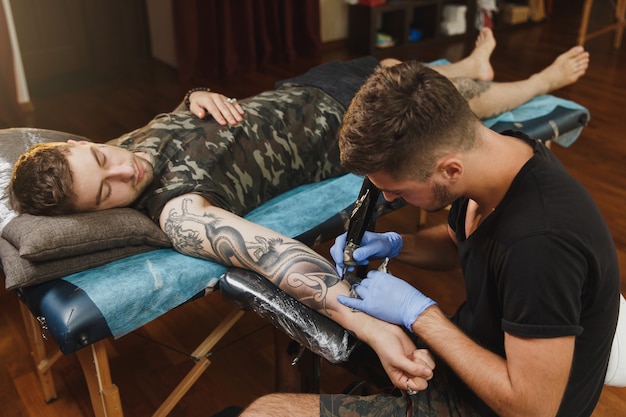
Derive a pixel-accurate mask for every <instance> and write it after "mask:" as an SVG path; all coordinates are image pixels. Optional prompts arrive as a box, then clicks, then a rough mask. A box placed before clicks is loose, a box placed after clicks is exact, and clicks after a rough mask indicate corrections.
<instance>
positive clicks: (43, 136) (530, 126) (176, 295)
mask: <svg viewBox="0 0 626 417" xmlns="http://www.w3.org/2000/svg"><path fill="white" fill-rule="evenodd" d="M588 120H589V112H588V111H587V109H585V108H584V107H582V106H580V105H578V104H576V103H573V102H571V101H568V100H563V99H559V98H557V97H554V96H551V95H546V96H541V97H537V98H536V99H534V100H532V101H531V102H529V103H527V104H525V105H523V106H520V107H519V108H517V109H515V110H513V111H511V112H508V113H505V114H503V115H501V116H499V117H497V118H494V119H490V120H486V121H484V123H485V124H486V125H487V126H488V127H490V128H492V129H494V130H496V131H499V132H502V131H505V130H508V129H514V130H521V131H524V132H525V133H527V134H528V135H529V136H532V137H535V138H537V139H541V140H544V141H546V142H554V143H557V144H559V145H561V146H564V147H568V146H570V145H571V144H572V143H574V142H575V141H576V139H577V138H578V137H579V135H580V133H581V131H582V129H583V128H584V126H585V125H586V124H587V122H588ZM58 134H59V133H58V132H50V131H44V130H40V129H5V130H3V131H0V159H1V157H2V154H3V153H5V152H4V151H3V149H2V146H4V143H5V141H6V139H7V138H9V137H12V138H14V139H15V137H16V136H19V137H20V139H23V142H24V147H25V149H26V148H28V147H29V146H30V145H32V144H33V143H34V142H39V141H45V140H54V136H55V135H58ZM62 135H65V134H62ZM63 137H65V138H66V139H67V135H65V136H63ZM0 163H2V161H1V160H0ZM3 163H4V165H5V166H4V169H5V171H6V169H7V166H6V165H9V166H8V168H9V171H10V167H11V166H12V164H13V163H14V160H13V161H4V162H3ZM2 167H3V166H2V165H0V188H1V187H2V186H3V184H4V186H5V187H6V183H3V181H2V175H1V174H2ZM362 182H363V179H362V178H360V177H358V176H356V175H353V174H346V175H344V176H341V177H338V178H333V179H328V180H325V181H322V182H319V183H314V184H307V185H303V186H301V187H298V188H296V189H294V190H291V191H289V192H287V193H285V194H283V195H280V196H278V197H277V198H275V199H273V200H271V201H269V202H267V203H265V204H263V205H262V206H260V207H258V208H257V209H255V210H253V211H252V212H250V213H249V214H248V215H246V216H245V217H246V218H247V219H248V220H250V221H252V222H256V223H259V224H262V225H264V226H266V227H269V228H271V229H274V230H277V231H279V232H281V233H283V234H285V235H287V236H290V237H294V238H296V239H298V240H300V241H302V242H303V243H305V244H307V245H309V246H311V247H314V246H316V245H317V244H320V243H323V242H326V241H328V240H330V239H332V238H334V237H335V236H336V235H338V234H340V233H342V232H343V231H344V230H345V228H346V222H347V220H348V218H349V216H350V212H351V209H352V207H353V205H354V202H355V200H356V197H357V195H358V193H359V190H360V188H361V184H362ZM0 191H1V190H0ZM400 205H401V204H397V203H395V204H389V203H386V202H384V201H381V202H380V204H379V207H378V209H377V211H376V216H380V215H383V214H384V213H386V212H389V211H391V210H395V209H397V208H398V207H399V206H400ZM16 219H17V218H15V217H12V218H11V216H10V215H8V214H7V213H6V212H2V211H0V224H2V226H3V227H4V228H5V230H6V228H7V226H6V225H7V224H10V222H12V221H16ZM3 236H4V232H3ZM14 250H15V248H14V247H12V245H11V244H8V243H7V241H6V240H5V239H4V238H2V239H0V259H2V262H3V270H4V273H5V275H6V280H7V282H9V281H10V280H9V279H8V278H9V276H10V275H11V274H15V273H19V271H16V270H15V269H14V270H11V268H9V267H8V264H9V262H5V260H6V259H4V258H5V257H7V253H9V252H10V251H14ZM7 251H9V252H7ZM13 255H14V254H12V256H13ZM5 263H6V265H5ZM13 268H14V267H13ZM12 289H13V290H14V291H15V292H16V294H17V296H18V297H19V298H20V300H21V301H22V303H20V306H21V309H22V313H23V317H24V319H25V323H26V327H27V333H28V337H29V340H30V342H31V349H32V353H33V358H34V361H35V366H36V367H37V371H38V374H39V378H40V381H41V385H42V389H43V392H44V397H45V399H46V401H51V400H53V399H55V398H56V391H55V387H54V382H53V379H52V374H51V367H52V365H53V364H54V362H55V361H56V360H57V359H58V358H59V357H61V356H62V355H63V354H65V355H69V354H77V355H78V358H79V361H80V363H81V366H82V368H83V372H84V374H85V378H86V381H87V385H88V389H89V393H90V396H91V400H92V405H93V408H94V413H95V415H96V416H97V417H100V416H122V415H123V411H122V406H121V401H120V393H119V391H118V389H117V386H116V385H115V384H114V382H113V378H112V375H111V373H110V370H109V363H108V355H107V352H106V349H105V344H104V343H103V342H104V341H106V340H110V339H118V338H120V337H123V336H124V335H126V334H128V333H130V332H132V331H134V330H136V329H138V328H140V327H142V326H143V325H145V324H147V323H149V322H151V321H152V320H155V319H156V318H158V317H160V316H162V315H164V314H167V312H169V311H170V310H173V309H175V308H177V307H178V306H180V305H182V304H185V303H188V302H193V300H195V299H198V298H201V297H204V296H206V295H208V294H211V293H214V292H216V291H219V292H220V293H221V294H222V296H223V297H224V298H225V299H227V300H228V301H230V302H232V303H233V304H234V305H236V306H238V307H240V308H239V309H235V310H234V311H233V312H232V313H230V314H229V315H228V316H227V317H225V318H224V319H223V320H222V321H221V323H220V324H219V325H218V326H217V327H216V328H215V329H213V330H212V331H211V333H210V334H209V335H208V336H207V337H206V338H205V339H204V340H203V342H202V343H201V344H200V345H199V346H198V347H197V349H196V350H195V351H194V352H193V353H192V354H191V355H190V356H191V358H192V359H193V361H194V365H193V369H192V370H191V371H189V373H188V374H187V375H186V376H185V377H184V378H183V380H182V381H181V382H180V384H179V385H178V386H177V387H176V388H175V389H174V390H173V392H172V393H171V394H170V396H169V397H168V398H167V399H165V401H164V402H163V404H162V405H161V407H159V409H158V410H157V411H156V412H155V414H154V416H164V415H167V414H168V413H169V412H170V411H171V410H172V409H173V407H174V406H175V405H176V404H177V402H178V401H179V400H180V399H181V398H182V396H183V395H184V394H185V393H186V392H187V391H188V390H189V388H190V387H191V386H192V385H193V383H194V382H195V381H196V380H197V379H198V378H199V377H200V376H201V374H202V373H203V372H204V371H205V370H206V369H207V368H208V366H209V365H210V361H209V359H208V356H209V355H210V352H211V350H212V349H213V347H214V346H215V345H216V343H217V342H218V341H219V340H220V339H221V338H222V337H223V336H224V335H225V334H226V333H227V332H228V331H229V329H231V328H232V327H233V325H234V324H235V323H236V322H237V321H238V320H239V318H240V317H241V316H242V315H243V314H244V311H246V310H249V311H253V312H254V313H256V314H259V315H260V316H262V317H264V318H266V319H267V320H269V321H270V322H271V323H272V324H273V325H274V326H275V327H276V328H278V329H281V330H282V331H284V332H285V333H286V334H287V335H288V336H289V337H291V338H292V339H294V340H295V341H296V342H297V343H299V344H300V345H301V346H302V347H303V348H306V349H308V350H310V351H311V352H313V353H315V354H316V355H319V357H322V358H324V359H326V360H328V361H330V362H331V363H342V362H345V361H347V360H348V358H349V356H350V353H351V352H352V351H353V349H354V348H355V347H356V346H357V345H358V343H359V342H358V340H356V339H355V338H354V337H353V336H352V335H351V334H350V333H349V332H347V331H346V330H344V329H343V328H341V327H340V326H338V325H337V324H336V323H334V322H332V321H331V320H329V319H327V318H326V317H324V316H322V315H320V314H318V313H317V312H315V311H313V310H312V309H309V308H307V307H305V306H304V305H302V304H300V303H299V302H297V301H296V300H295V299H293V298H291V297H290V296H289V295H287V294H286V293H284V292H282V291H281V290H279V289H277V288H276V287H275V286H273V285H272V284H271V283H269V281H267V280H265V279H264V278H262V277H260V276H258V275H256V274H254V273H252V272H250V271H245V270H241V269H237V268H227V267H225V266H223V265H220V264H217V263H215V262H211V261H207V260H201V259H196V258H193V257H189V256H185V255H182V254H180V253H178V252H176V251H175V250H173V249H172V248H171V247H163V248H155V249H153V250H148V251H145V252H143V253H139V254H135V255H131V256H127V257H124V258H122V259H118V260H115V261H112V262H106V263H104V264H102V265H98V266H94V267H90V268H88V269H85V270H80V271H77V272H74V273H71V274H68V275H66V276H62V277H59V278H55V279H49V280H46V281H45V282H41V283H37V284H33V285H25V286H18V287H17V288H12ZM147 307H149V308H147ZM46 336H47V337H50V338H51V339H52V340H54V342H55V343H56V344H57V345H58V347H59V349H58V351H54V352H51V353H49V352H46V350H45V348H44V344H43V342H42V337H46Z"/></svg>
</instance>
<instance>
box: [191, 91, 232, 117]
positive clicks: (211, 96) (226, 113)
mask: <svg viewBox="0 0 626 417" xmlns="http://www.w3.org/2000/svg"><path fill="white" fill-rule="evenodd" d="M189 110H190V111H191V112H192V113H193V114H195V115H196V116H198V118H199V119H204V118H205V117H206V115H207V113H209V114H210V115H211V116H213V119H215V121H216V122H217V123H219V124H220V125H222V126H223V125H226V124H227V123H228V124H229V125H231V126H232V125H236V124H237V123H239V122H241V121H243V117H241V115H242V114H244V110H243V108H241V106H240V105H239V103H238V102H237V99H235V98H228V97H226V96H224V95H222V94H218V93H213V92H209V91H196V92H193V93H192V94H191V95H190V96H189Z"/></svg>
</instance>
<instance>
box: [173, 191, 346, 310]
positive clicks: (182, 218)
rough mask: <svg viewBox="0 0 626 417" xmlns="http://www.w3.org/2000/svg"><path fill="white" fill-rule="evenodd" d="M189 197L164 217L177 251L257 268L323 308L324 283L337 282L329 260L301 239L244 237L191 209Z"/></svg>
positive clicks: (325, 292)
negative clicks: (309, 247) (307, 246)
mask: <svg viewBox="0 0 626 417" xmlns="http://www.w3.org/2000/svg"><path fill="white" fill-rule="evenodd" d="M190 202H191V200H190V199H184V200H183V203H182V212H180V213H179V212H178V211H177V210H176V209H172V210H170V212H169V213H168V216H167V219H166V221H165V232H166V233H167V235H168V236H169V237H170V239H171V240H172V244H173V246H174V248H175V249H176V250H177V251H179V252H181V253H184V254H187V255H190V256H195V257H198V258H204V259H210V260H214V261H216V262H219V263H221V264H224V265H229V266H231V265H232V266H238V267H241V268H246V269H249V270H252V271H255V272H258V273H259V274H261V275H263V276H265V277H266V278H267V279H269V280H270V281H272V282H273V283H274V284H275V285H276V286H278V287H279V288H282V289H283V290H286V291H287V292H289V294H290V295H292V296H293V297H294V298H296V299H297V300H298V301H301V302H303V303H304V304H306V305H308V306H310V307H313V308H315V309H317V310H325V311H326V312H327V313H328V311H327V310H326V297H327V294H328V288H330V287H332V286H334V285H336V284H337V283H338V282H340V280H339V277H338V276H337V273H336V271H335V269H334V268H333V266H332V265H331V264H330V263H329V262H327V261H326V260H325V259H324V258H322V257H321V256H319V255H318V254H316V253H315V252H313V251H310V250H308V248H306V247H305V246H304V245H303V244H301V243H298V242H293V241H287V242H285V241H284V240H283V239H282V238H280V237H276V238H266V237H263V236H254V240H253V241H251V242H250V241H246V240H245V238H244V237H243V235H242V234H241V232H240V231H238V230H237V229H235V228H233V227H232V226H228V225H222V224H221V223H222V222H223V219H222V218H220V217H218V216H216V215H214V214H203V215H196V214H193V213H190V212H189V211H188V209H187V207H188V205H189V204H190ZM329 315H330V314H329Z"/></svg>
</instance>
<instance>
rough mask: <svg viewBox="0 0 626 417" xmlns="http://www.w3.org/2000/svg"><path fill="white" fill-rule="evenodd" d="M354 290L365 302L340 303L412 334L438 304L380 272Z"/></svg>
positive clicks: (372, 273)
mask: <svg viewBox="0 0 626 417" xmlns="http://www.w3.org/2000/svg"><path fill="white" fill-rule="evenodd" d="M353 289H354V292H355V293H356V294H357V295H358V296H359V297H360V298H361V299H358V298H352V297H348V296H345V295H340V296H338V297H337V301H339V302H340V303H341V304H343V305H345V306H348V307H350V308H353V309H355V310H359V311H362V312H364V313H367V314H369V315H370V316H374V317H376V318H378V319H380V320H384V321H387V322H389V323H393V324H401V325H403V326H404V327H406V328H407V329H409V331H410V332H413V329H411V326H412V325H413V323H415V320H417V318H418V317H419V316H420V314H422V313H423V312H424V310H426V309H427V308H428V307H430V306H433V305H436V304H437V303H436V302H434V301H433V300H431V299H430V298H428V297H426V296H425V295H424V294H422V293H421V292H419V291H418V290H417V289H416V288H415V287H413V286H412V285H411V284H409V283H408V282H406V281H403V280H401V279H399V278H396V277H394V276H393V275H391V274H387V273H385V272H380V271H370V272H369V273H368V274H367V278H365V279H364V280H363V281H361V283H360V284H357V285H354V286H353Z"/></svg>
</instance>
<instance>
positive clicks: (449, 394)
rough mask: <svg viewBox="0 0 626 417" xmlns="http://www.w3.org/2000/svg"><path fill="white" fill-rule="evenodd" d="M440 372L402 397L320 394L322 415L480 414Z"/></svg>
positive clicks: (406, 416) (442, 416) (429, 416)
mask: <svg viewBox="0 0 626 417" xmlns="http://www.w3.org/2000/svg"><path fill="white" fill-rule="evenodd" d="M446 381H447V375H446V373H445V372H440V373H438V374H436V375H435V377H434V378H433V379H432V380H431V381H430V382H429V387H428V389H427V390H425V391H420V392H418V393H417V394H414V395H407V394H406V393H404V392H403V394H402V396H393V395H389V394H375V395H369V396H359V395H343V394H337V395H321V396H320V416H321V417H330V416H334V417H357V416H362V417H449V416H454V417H479V414H478V413H477V412H476V411H475V410H474V409H472V407H471V406H470V405H469V404H467V403H464V402H462V401H460V400H459V399H458V398H457V395H456V392H455V389H454V388H453V387H452V386H450V385H449V384H447V383H446Z"/></svg>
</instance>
